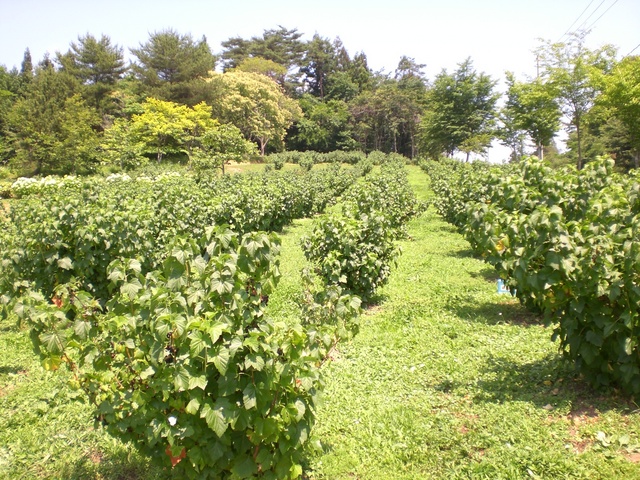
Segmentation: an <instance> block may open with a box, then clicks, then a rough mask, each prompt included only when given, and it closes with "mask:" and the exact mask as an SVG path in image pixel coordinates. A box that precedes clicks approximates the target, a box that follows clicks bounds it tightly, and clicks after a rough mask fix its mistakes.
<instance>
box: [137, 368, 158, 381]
mask: <svg viewBox="0 0 640 480" xmlns="http://www.w3.org/2000/svg"><path fill="white" fill-rule="evenodd" d="M155 373H156V371H155V369H154V368H153V367H152V366H148V367H147V368H145V369H144V370H143V371H142V372H140V378H141V379H143V380H146V379H147V378H149V377H151V376H153V375H154V374H155Z"/></svg>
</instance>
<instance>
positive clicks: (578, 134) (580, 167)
mask: <svg viewBox="0 0 640 480" xmlns="http://www.w3.org/2000/svg"><path fill="white" fill-rule="evenodd" d="M576 136H577V137H578V170H582V135H581V132H580V119H579V118H578V119H576Z"/></svg>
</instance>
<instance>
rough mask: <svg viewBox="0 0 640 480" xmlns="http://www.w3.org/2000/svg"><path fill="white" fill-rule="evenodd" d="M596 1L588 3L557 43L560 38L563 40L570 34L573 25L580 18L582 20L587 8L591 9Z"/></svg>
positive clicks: (592, 0)
mask: <svg viewBox="0 0 640 480" xmlns="http://www.w3.org/2000/svg"><path fill="white" fill-rule="evenodd" d="M595 1H596V0H591V1H590V2H589V5H587V6H586V7H585V9H584V10H583V11H582V13H581V14H580V15H578V18H576V19H575V20H574V21H573V23H572V24H571V25H569V28H567V31H566V32H564V34H563V35H562V36H561V37H560V38H559V39H558V40H556V43H558V42H559V41H560V40H562V39H563V38H564V37H566V36H567V35H568V34H569V32H570V31H571V27H573V26H574V25H575V24H576V23H577V22H578V20H580V18H582V16H583V15H584V14H585V12H586V11H587V10H589V7H590V6H591V4H593V2H595Z"/></svg>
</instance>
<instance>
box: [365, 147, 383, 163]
mask: <svg viewBox="0 0 640 480" xmlns="http://www.w3.org/2000/svg"><path fill="white" fill-rule="evenodd" d="M367 158H368V159H369V160H371V161H372V162H373V164H374V165H382V164H383V163H384V162H385V161H386V160H387V154H386V153H384V152H381V151H380V150H374V151H372V152H369V155H367Z"/></svg>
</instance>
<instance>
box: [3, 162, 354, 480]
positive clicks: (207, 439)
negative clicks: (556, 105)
mask: <svg viewBox="0 0 640 480" xmlns="http://www.w3.org/2000/svg"><path fill="white" fill-rule="evenodd" d="M355 172H356V171H355V170H353V169H350V170H345V169H342V168H341V167H340V166H338V165H335V166H332V167H330V168H327V169H323V170H319V171H317V172H315V171H314V172H311V173H307V174H303V173H302V172H287V173H281V172H272V173H270V174H268V175H246V176H244V175H242V176H226V177H222V178H213V177H212V178H209V179H206V178H200V179H199V180H198V181H196V180H195V179H192V178H184V177H182V176H176V175H164V176H162V178H137V179H133V178H130V177H128V176H123V175H116V176H112V177H111V178H109V180H103V181H100V180H97V179H91V180H89V179H85V180H79V181H76V179H73V180H72V181H67V182H65V181H60V182H56V183H53V182H49V183H48V184H47V186H46V187H45V188H44V189H41V188H39V187H38V188H35V189H34V190H33V191H28V190H25V191H24V192H23V194H24V197H23V199H22V200H21V201H20V202H17V203H15V205H14V208H13V209H12V211H11V219H10V221H7V222H5V223H6V227H7V228H4V229H3V230H2V233H0V235H2V240H1V242H2V244H3V250H2V252H3V253H2V255H3V259H2V261H3V263H2V265H3V266H2V269H3V277H2V278H3V280H2V281H3V282H4V285H3V292H6V295H5V300H13V302H12V303H14V304H15V309H14V311H15V313H16V314H17V315H18V316H19V318H20V319H21V321H23V322H25V323H26V324H28V325H29V327H30V329H31V339H32V341H33V343H34V347H35V349H36V351H37V352H38V353H39V355H40V357H41V359H42V362H43V366H44V367H45V368H47V369H49V370H57V369H59V368H61V367H63V366H64V367H66V368H67V369H68V370H70V371H71V372H72V376H71V377H72V380H71V386H72V387H73V388H77V389H81V390H82V391H83V392H84V394H85V397H86V398H87V399H88V400H89V401H90V402H91V404H92V405H93V407H94V412H95V418H96V421H97V422H98V423H100V424H102V425H104V426H105V428H106V429H107V431H108V432H109V433H110V434H111V435H113V436H115V437H117V438H120V439H122V440H124V441H128V442H131V443H132V444H134V445H135V446H136V448H138V449H139V450H140V451H141V452H142V453H143V454H145V455H147V456H148V457H150V458H151V459H152V461H154V462H155V463H158V464H159V465H162V466H165V467H166V468H168V469H169V468H170V469H172V474H173V475H174V476H175V477H176V478H194V479H195V478H198V479H206V478H211V479H214V478H215V479H219V478H222V479H226V478H234V479H237V478H256V477H260V478H266V479H269V478H271V479H287V478H292V479H293V478H299V477H300V476H301V474H302V467H301V456H302V451H303V448H304V445H305V443H306V441H307V439H308V437H309V434H310V430H311V427H312V425H313V421H314V417H315V405H316V396H317V394H318V391H319V390H320V389H321V387H322V383H321V381H320V376H319V370H320V365H321V364H322V363H323V362H324V360H325V359H326V356H327V354H328V352H329V350H330V349H331V347H332V346H333V345H334V344H335V342H337V341H338V340H339V339H341V338H344V337H346V336H349V335H351V334H352V333H353V331H354V325H355V322H354V319H355V317H356V316H357V314H358V313H359V310H360V299H359V298H357V297H354V296H352V295H349V294H347V293H346V292H344V291H343V289H342V288H340V287H339V286H337V285H329V286H322V285H318V284H317V282H314V280H313V278H312V277H311V276H310V275H308V274H307V275H305V276H304V282H305V285H306V287H307V288H306V294H305V301H304V302H303V305H302V309H301V316H300V318H299V319H298V320H297V321H296V320H295V319H287V322H282V321H278V320H274V319H270V318H268V316H267V315H266V304H267V302H268V299H269V295H270V294H271V293H272V292H273V291H274V289H275V288H276V287H277V284H278V280H279V277H280V274H279V268H278V253H279V249H280V241H279V239H278V237H277V235H276V234H274V233H263V232H253V231H248V229H249V228H256V227H257V226H260V225H266V226H267V227H270V228H278V227H281V226H282V225H283V224H285V223H286V222H288V221H290V220H291V219H292V218H296V217H297V216H302V215H310V214H313V213H317V212H319V211H322V210H323V209H324V208H325V207H326V206H327V205H328V204H330V203H332V202H333V201H335V199H336V198H337V197H338V196H339V194H340V192H342V191H343V190H345V189H346V188H347V187H348V186H351V185H353V184H354V183H355V182H356V178H355V176H354V175H356V173H355ZM47 212H50V213H49V215H48V216H47ZM211 222H218V223H219V225H218V226H215V227H214V226H208V225H209V224H210V223H211ZM3 226H4V225H3ZM38 234H39V236H38ZM30 239H31V240H30ZM96 260H99V261H96ZM5 286H7V287H8V288H7V289H5ZM10 296H11V297H13V298H9V297H10ZM16 296H18V297H16Z"/></svg>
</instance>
